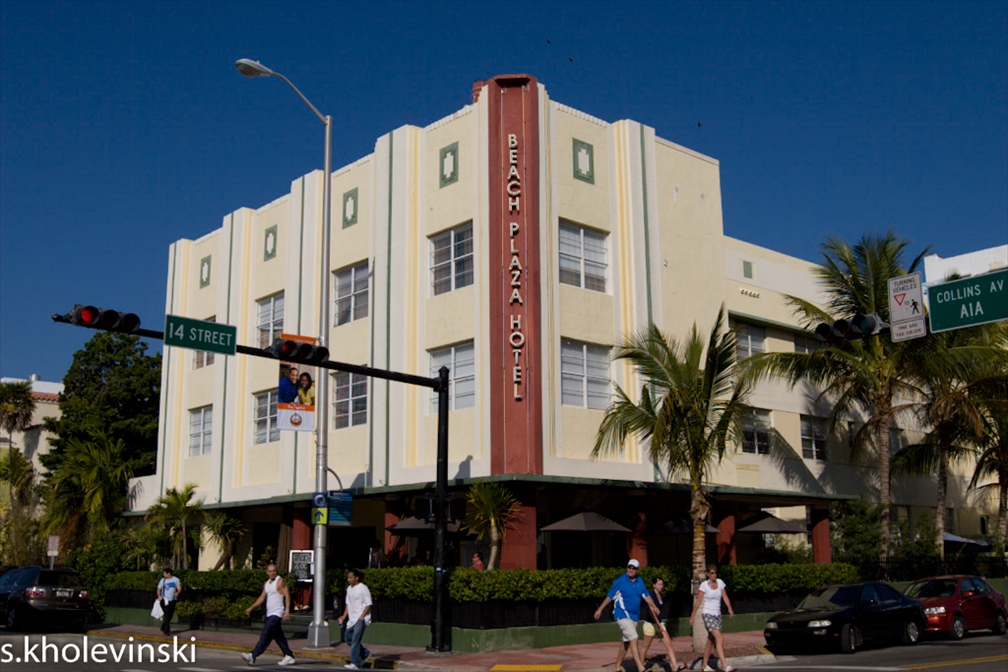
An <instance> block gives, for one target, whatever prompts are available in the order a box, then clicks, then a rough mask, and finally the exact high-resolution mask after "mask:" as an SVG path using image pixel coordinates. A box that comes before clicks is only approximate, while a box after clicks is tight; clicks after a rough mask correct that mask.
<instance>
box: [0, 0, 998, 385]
mask: <svg viewBox="0 0 1008 672" xmlns="http://www.w3.org/2000/svg"><path fill="white" fill-rule="evenodd" d="M0 54H2V63H0V66H2V67H0V117H2V120H0V121H2V126H0V375H3V376H16V377H26V376H27V375H28V374H30V373H39V374H41V375H42V377H43V379H45V380H60V379H61V378H62V376H63V374H64V373H65V372H66V369H67V367H68V366H69V365H70V363H71V361H72V357H73V353H74V351H76V350H77V349H79V348H80V347H82V346H83V344H84V343H85V341H86V340H87V339H88V338H89V337H90V336H91V335H92V332H90V331H89V330H84V329H79V328H74V327H70V326H67V325H59V324H55V323H53V322H52V321H51V320H50V316H51V315H52V314H53V313H56V312H65V311H67V310H69V309H70V307H71V306H72V305H73V304H74V303H77V302H87V303H93V304H97V305H100V306H105V307H115V308H121V309H129V310H132V311H134V312H137V313H138V314H139V315H140V316H141V318H142V319H143V322H144V325H145V326H148V327H150V328H154V329H161V328H162V327H163V320H164V305H165V283H166V274H167V260H168V245H169V244H170V243H171V242H173V241H175V240H177V239H180V238H197V237H199V236H202V235H204V234H206V233H208V232H210V231H212V230H214V229H216V228H217V227H219V226H220V225H221V220H222V217H223V216H224V215H226V214H227V213H229V212H231V211H233V210H235V209H237V208H239V207H242V206H248V207H253V208H255V207H259V206H261V205H263V204H265V203H268V202H270V201H272V200H273V199H275V198H277V197H279V196H281V195H282V194H284V193H286V191H287V190H288V189H289V185H290V182H291V180H293V179H295V178H297V177H298V176H300V175H302V174H304V173H307V172H309V171H310V170H312V169H315V168H320V167H321V163H322V157H321V154H322V147H321V145H322V127H321V124H318V123H317V122H316V121H315V119H314V117H312V116H311V113H310V112H309V111H308V110H307V108H305V107H304V105H303V104H302V103H301V101H300V100H298V99H297V97H296V96H295V95H294V94H293V92H291V91H290V90H289V89H287V87H286V86H285V85H284V84H283V83H282V82H279V81H276V80H269V79H265V80H249V79H246V78H244V77H242V76H240V75H239V74H238V73H237V71H236V70H235V68H234V61H235V60H236V59H238V58H242V57H248V58H253V59H256V60H259V61H262V62H263V63H265V64H267V65H269V66H270V67H272V68H273V69H275V70H277V71H279V72H283V73H284V74H286V75H287V76H288V77H289V78H290V79H291V80H293V81H294V82H295V83H296V84H297V85H298V87H299V88H301V90H302V91H304V93H305V94H306V95H307V96H308V97H309V98H310V99H311V100H312V101H313V102H314V103H315V105H316V106H317V107H318V108H319V109H321V110H322V111H323V113H330V114H332V115H333V117H334V119H335V124H336V127H335V128H336V132H335V139H336V145H335V156H334V162H333V163H334V166H335V167H339V166H343V165H346V164H347V163H350V162H352V161H354V160H356V159H358V158H360V157H362V156H365V155H367V154H369V153H371V151H372V150H373V147H374V141H375V139H376V138H377V137H378V136H380V135H382V134H384V133H386V132H388V131H390V130H392V129H394V128H397V127H398V126H401V125H403V124H414V125H419V126H423V125H426V124H429V123H431V122H432V121H435V120H437V119H439V118H441V117H443V116H445V115H448V114H450V113H452V112H454V111H456V110H458V109H460V108H461V107H463V106H464V105H466V104H467V103H468V102H469V99H470V91H471V86H472V83H473V81H475V80H477V79H484V78H486V77H489V76H493V75H496V74H504V73H513V72H527V73H530V74H532V75H534V76H536V77H537V78H538V79H539V81H540V82H542V83H543V84H544V85H545V86H546V88H547V90H548V91H549V93H550V95H551V97H552V98H553V100H556V101H559V102H562V103H564V104H567V105H570V106H572V107H574V108H577V109H579V110H582V111H584V112H587V113H589V114H591V115H594V116H596V117H599V118H601V119H604V120H606V121H616V120H619V119H634V120H636V121H640V122H642V123H644V124H647V125H649V126H652V127H654V128H655V130H656V132H657V134H658V135H659V136H660V137H663V138H666V139H668V140H671V141H673V142H677V143H679V144H682V145H685V146H687V147H690V148H692V149H695V150H697V151H700V152H702V153H704V154H707V155H709V156H712V157H714V158H716V159H718V160H719V161H720V162H721V180H722V184H721V187H722V196H723V209H724V228H725V233H726V234H727V235H729V236H733V237H737V238H741V239H743V240H746V241H749V242H752V243H755V244H757V245H762V246H765V247H769V248H773V249H775V250H779V251H781V252H785V253H787V254H792V255H795V256H798V257H801V258H804V259H809V260H816V259H818V254H819V253H818V249H819V245H820V244H821V243H822V242H823V240H824V239H825V237H826V236H827V235H839V236H842V237H844V238H848V239H851V240H853V239H856V238H858V237H860V236H861V235H863V234H865V233H868V232H879V231H884V230H886V229H888V228H890V227H892V228H894V229H895V230H896V231H897V233H899V234H900V235H903V236H905V237H908V238H912V239H913V240H915V241H916V244H915V246H914V247H913V250H914V252H915V253H916V251H918V250H919V249H921V248H922V247H923V246H924V245H931V246H932V248H933V250H934V252H936V253H938V254H940V255H942V256H944V257H948V256H953V255H956V254H962V253H965V252H970V251H973V250H976V249H981V248H987V247H992V246H995V245H1003V244H1005V243H1006V242H1008V3H1006V2H978V1H970V2H962V3H956V2H941V3H920V2H882V3H867V4H858V3H852V2H842V3H841V2H834V3H766V4H764V3H759V2H745V3H739V4H731V3H726V2H711V3H698V4H694V3H673V4H669V3H659V2H648V3H641V4H637V3H627V2H616V3H606V2H577V3H560V2H539V3H524V2H504V3H494V2H467V3H422V2H404V3H397V2H387V3H351V2H339V3H337V2H332V3H322V2H289V3H257V2H212V3H210V2H208V3H184V2H169V3H159V2H126V3H105V2H80V3H77V2H58V3H57V2H40V1H33V2H14V1H11V0H4V1H3V2H0ZM698 122H699V123H700V124H702V126H698ZM151 346H152V349H154V350H160V343H159V342H156V341H154V342H151Z"/></svg>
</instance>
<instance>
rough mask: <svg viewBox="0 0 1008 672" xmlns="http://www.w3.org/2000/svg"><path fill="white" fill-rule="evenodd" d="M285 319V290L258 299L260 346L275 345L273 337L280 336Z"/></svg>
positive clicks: (257, 317) (257, 320) (257, 313)
mask: <svg viewBox="0 0 1008 672" xmlns="http://www.w3.org/2000/svg"><path fill="white" fill-rule="evenodd" d="M283 319H284V295H283V292H280V293H279V294H274V295H273V296H267V297H266V298H265V299H262V300H261V301H256V329H257V330H258V332H259V347H260V348H267V347H269V346H271V345H273V339H275V338H279V337H280V333H281V332H282V331H283Z"/></svg>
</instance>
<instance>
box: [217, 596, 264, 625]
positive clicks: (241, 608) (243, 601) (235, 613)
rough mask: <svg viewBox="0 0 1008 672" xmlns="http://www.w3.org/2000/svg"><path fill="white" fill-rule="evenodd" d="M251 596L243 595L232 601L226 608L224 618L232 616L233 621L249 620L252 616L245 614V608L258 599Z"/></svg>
mask: <svg viewBox="0 0 1008 672" xmlns="http://www.w3.org/2000/svg"><path fill="white" fill-rule="evenodd" d="M257 597H259V596H258V595H256V596H255V597H250V596H248V595H243V596H242V597H239V598H238V599H236V600H233V601H231V602H230V603H229V604H228V606H227V609H225V610H224V618H230V619H231V620H232V621H248V620H250V617H249V616H248V615H246V614H245V610H246V609H248V608H249V607H251V606H252V603H253V602H255V601H256V598H257Z"/></svg>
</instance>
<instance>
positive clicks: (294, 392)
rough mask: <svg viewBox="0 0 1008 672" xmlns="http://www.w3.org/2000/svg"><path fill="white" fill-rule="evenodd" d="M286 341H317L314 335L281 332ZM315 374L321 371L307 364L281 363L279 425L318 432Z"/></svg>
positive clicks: (299, 430)
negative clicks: (316, 426)
mask: <svg viewBox="0 0 1008 672" xmlns="http://www.w3.org/2000/svg"><path fill="white" fill-rule="evenodd" d="M280 338H282V339H284V340H290V341H297V342H299V343H311V344H315V342H316V340H315V339H314V338H312V337H311V336H298V335H297V334H281V335H280ZM315 375H317V370H316V369H315V368H314V367H311V366H308V365H307V364H294V363H291V362H280V384H279V386H278V387H277V428H278V429H281V430H284V429H288V430H293V431H295V432H314V431H315Z"/></svg>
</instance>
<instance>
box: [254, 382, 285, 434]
mask: <svg viewBox="0 0 1008 672" xmlns="http://www.w3.org/2000/svg"><path fill="white" fill-rule="evenodd" d="M279 440H280V428H279V427H278V426H277V393H276V390H270V391H269V392H262V393H260V394H257V395H255V443H272V442H273V441H279Z"/></svg>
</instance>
